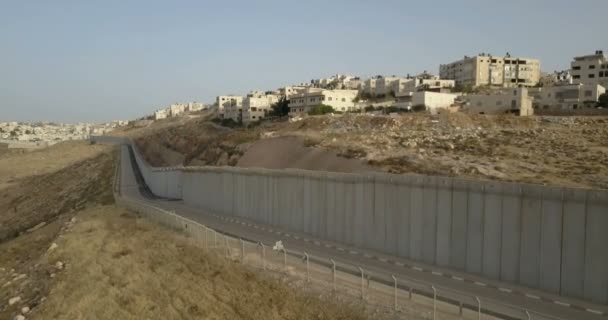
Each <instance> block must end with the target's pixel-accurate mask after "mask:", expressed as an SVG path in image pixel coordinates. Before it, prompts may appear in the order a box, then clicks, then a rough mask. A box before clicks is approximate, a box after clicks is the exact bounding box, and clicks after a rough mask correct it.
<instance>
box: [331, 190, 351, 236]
mask: <svg viewBox="0 0 608 320" xmlns="http://www.w3.org/2000/svg"><path fill="white" fill-rule="evenodd" d="M341 180H342V179H338V180H337V181H336V183H335V184H334V190H335V193H336V197H335V198H334V199H335V205H334V210H335V212H334V214H335V217H336V219H335V229H336V241H338V242H341V243H346V232H347V231H346V229H347V228H348V227H347V225H346V217H345V214H346V212H345V211H346V208H345V202H346V198H347V197H348V198H350V197H352V195H347V194H346V191H345V190H346V188H345V183H344V181H341Z"/></svg>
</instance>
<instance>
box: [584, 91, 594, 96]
mask: <svg viewBox="0 0 608 320" xmlns="http://www.w3.org/2000/svg"><path fill="white" fill-rule="evenodd" d="M592 94H593V92H592V91H591V90H585V97H591V95H592Z"/></svg>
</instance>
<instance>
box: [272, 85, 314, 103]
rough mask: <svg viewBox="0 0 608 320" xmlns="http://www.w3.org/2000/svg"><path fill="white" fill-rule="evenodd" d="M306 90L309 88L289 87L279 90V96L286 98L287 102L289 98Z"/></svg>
mask: <svg viewBox="0 0 608 320" xmlns="http://www.w3.org/2000/svg"><path fill="white" fill-rule="evenodd" d="M306 88H309V86H289V87H283V88H279V94H280V95H282V96H284V97H285V98H286V99H287V100H289V98H290V97H291V96H292V95H294V94H296V93H299V92H302V91H304V90H306Z"/></svg>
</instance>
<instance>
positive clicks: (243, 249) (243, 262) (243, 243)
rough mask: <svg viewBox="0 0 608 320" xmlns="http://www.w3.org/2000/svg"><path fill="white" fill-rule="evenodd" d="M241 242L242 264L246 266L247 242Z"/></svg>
mask: <svg viewBox="0 0 608 320" xmlns="http://www.w3.org/2000/svg"><path fill="white" fill-rule="evenodd" d="M239 240H241V263H242V264H245V242H244V241H243V239H239Z"/></svg>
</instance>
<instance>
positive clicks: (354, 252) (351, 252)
mask: <svg viewBox="0 0 608 320" xmlns="http://www.w3.org/2000/svg"><path fill="white" fill-rule="evenodd" d="M348 253H350V254H359V252H357V251H355V250H349V251H348Z"/></svg>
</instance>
